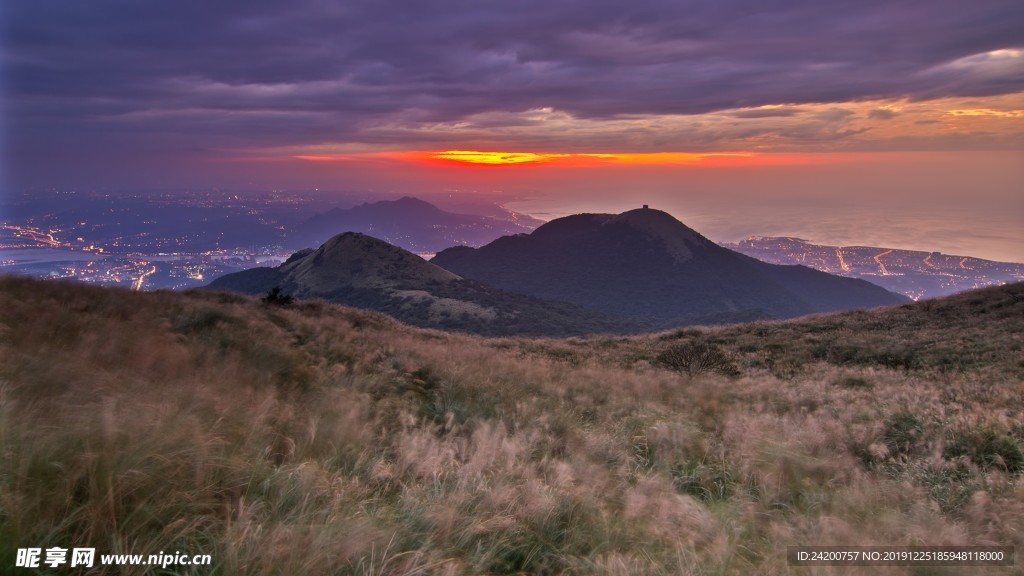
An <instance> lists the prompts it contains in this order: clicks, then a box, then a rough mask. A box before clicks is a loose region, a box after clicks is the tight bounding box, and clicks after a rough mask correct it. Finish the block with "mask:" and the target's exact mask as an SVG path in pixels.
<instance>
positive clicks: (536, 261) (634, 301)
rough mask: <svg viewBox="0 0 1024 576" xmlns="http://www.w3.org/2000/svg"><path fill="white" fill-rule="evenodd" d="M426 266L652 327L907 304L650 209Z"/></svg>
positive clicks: (547, 228)
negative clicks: (746, 251)
mask: <svg viewBox="0 0 1024 576" xmlns="http://www.w3.org/2000/svg"><path fill="white" fill-rule="evenodd" d="M432 262H434V263H436V264H438V265H439V266H441V267H443V268H446V269H448V270H450V271H452V272H454V273H456V274H459V275H460V276H463V277H466V278H471V279H474V280H477V281H479V282H483V283H485V284H490V285H493V286H496V287H498V288H501V289H503V290H508V291H511V292H520V293H523V294H529V295H533V296H537V297H541V298H549V299H555V300H564V301H568V302H573V303H576V304H579V305H581V306H584V307H587V308H591V309H593V310H598V311H601V312H604V313H606V314H611V315H617V316H619V317H622V318H626V319H629V320H632V321H637V322H641V323H643V324H645V325H648V326H651V327H654V328H667V327H671V326H673V325H680V324H686V323H697V322H700V321H701V320H702V319H705V318H708V317H720V318H730V317H732V316H737V317H741V318H753V317H771V318H790V317H795V316H800V315H804V314H810V313H815V312H825V311H836V310H843V309H851V308H860V307H873V306H882V305H892V304H899V303H903V302H906V301H907V299H905V298H904V297H901V296H898V295H895V294H892V293H890V292H887V291H885V290H884V289H882V288H879V287H877V286H875V285H872V284H870V283H868V282H865V281H861V280H853V279H847V278H839V277H836V276H832V275H829V274H825V273H823V272H818V271H815V270H812V269H810V268H804V267H784V266H776V265H771V264H766V263H763V262H760V261H758V260H756V259H754V258H751V257H749V256H745V255H743V254H740V253H738V252H735V251H731V250H728V249H726V248H722V247H720V246H718V245H717V244H715V243H714V242H712V241H710V240H708V239H707V238H705V237H704V236H702V235H701V234H699V233H698V232H696V231H695V230H693V229H691V228H689V227H687V226H686V225H685V224H683V223H682V222H679V221H678V220H676V219H675V218H674V217H673V216H671V215H670V214H668V213H666V212H662V211H660V210H655V209H650V208H641V209H637V210H630V211H627V212H624V213H622V214H618V215H612V214H581V215H575V216H568V217H565V218H559V219H556V220H552V221H551V222H548V223H547V224H545V225H544V226H541V227H539V228H538V229H537V230H536V231H534V232H533V233H531V234H528V235H517V236H513V237H506V238H502V239H499V240H497V241H495V242H492V243H491V244H488V245H485V246H483V247H481V248H476V249H473V248H452V249H447V250H444V251H442V252H440V253H438V254H437V255H436V256H435V257H434V259H433V260H432Z"/></svg>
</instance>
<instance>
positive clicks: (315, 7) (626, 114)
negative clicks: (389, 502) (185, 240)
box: [0, 0, 1024, 261]
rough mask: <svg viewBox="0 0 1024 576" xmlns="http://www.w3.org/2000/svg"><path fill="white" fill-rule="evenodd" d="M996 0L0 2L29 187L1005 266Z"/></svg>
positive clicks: (1008, 80) (1023, 45)
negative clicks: (570, 220) (633, 216)
mask: <svg viewBox="0 0 1024 576" xmlns="http://www.w3.org/2000/svg"><path fill="white" fill-rule="evenodd" d="M1021 22H1024V3H1022V2H1020V1H1019V0H1006V1H1004V0H978V1H974V2H964V1H962V0H927V1H925V0H917V1H903V0H884V1H876V0H858V1H845V0H844V1H838V0H837V1H832V2H822V1H820V0H814V1H809V0H808V1H803V0H788V1H772V0H717V1H715V2H707V1H701V2H697V1H689V0H665V1H660V0H655V1H640V0H638V1H635V2H621V1H615V2H611V1H606V0H563V1H560V2H551V1H550V0H545V1H540V0H517V1H514V2H510V1H508V0H505V1H502V2H496V1H490V0H417V1H404V2H398V1H393V0H392V1H388V0H373V1H364V0H346V1H344V2H338V1H333V0H330V1H329V0H293V1H290V2H280V1H278V0H273V1H270V0H246V1H244V2H235V1H222V2H207V1H202V2H199V1H194V0H177V1H175V2H138V1H130V0H91V1H89V2H82V1H80V0H34V1H31V2H28V1H18V2H3V3H0V26H2V28H0V32H2V34H0V92H2V95H3V99H2V103H0V151H2V154H0V174H2V176H3V180H2V183H0V185H2V186H3V191H4V192H5V193H13V192H20V191H23V190H26V189H33V188H45V187H56V188H113V189H123V188H140V189H145V188H161V189H166V188H174V187H214V186H219V187H235V188H239V189H271V188H285V189H296V190H299V189H303V190H306V189H314V188H316V189H320V190H322V191H324V193H325V194H326V193H330V192H331V191H351V190H355V191H360V192H369V193H373V194H379V195H380V196H381V197H396V196H399V195H406V194H415V195H420V196H423V197H427V198H439V199H443V198H446V197H449V196H450V197H456V198H457V197H475V198H481V199H488V200H493V201H497V202H502V203H505V204H506V205H507V206H509V207H510V208H513V209H517V210H521V211H525V212H528V213H530V214H533V215H536V216H538V217H542V218H552V217H557V216H562V215H566V214H572V213H578V212H616V211H621V210H625V209H629V208H634V207H637V206H639V205H640V204H643V203H646V204H650V205H652V207H656V208H662V209H665V210H667V211H669V212H671V213H672V214H674V215H676V216H677V217H679V218H680V219H682V220H683V221H684V222H686V223H687V224H688V225H690V226H691V227H693V228H695V229H697V230H698V231H700V232H702V233H704V234H705V235H707V236H709V237H710V238H712V239H714V240H719V241H733V240H737V239H740V238H742V237H745V236H747V235H754V234H757V235H792V236H801V237H805V238H808V239H810V240H813V241H818V242H822V243H838V244H874V245H879V244H882V245H887V246H896V247H904V248H919V249H927V250H942V251H944V252H949V253H963V254H970V255H973V256H980V257H988V258H992V259H1001V260H1014V261H1024V26H1022V25H1021Z"/></svg>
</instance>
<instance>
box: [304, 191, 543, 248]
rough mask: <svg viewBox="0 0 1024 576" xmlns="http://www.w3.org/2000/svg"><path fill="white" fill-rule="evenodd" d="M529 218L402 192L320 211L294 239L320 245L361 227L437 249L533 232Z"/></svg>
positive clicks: (366, 231) (396, 241)
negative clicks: (464, 210)
mask: <svg viewBox="0 0 1024 576" xmlns="http://www.w3.org/2000/svg"><path fill="white" fill-rule="evenodd" d="M530 222H532V220H529V219H522V220H521V221H513V220H503V219H500V218H495V217H491V216H481V215H475V214H458V213H454V212H448V211H446V210H442V209H441V208H439V207H437V206H436V205H434V204H431V203H430V202H427V201H425V200H421V199H419V198H415V197H413V196H403V197H401V198H399V199H398V200H380V201H377V202H366V203H364V204H359V205H358V206H354V207H352V208H344V209H343V208H333V209H331V210H328V211H327V212H323V213H320V214H317V215H315V216H313V217H311V218H309V219H307V220H306V221H305V222H303V223H302V224H301V225H300V226H298V227H296V230H295V232H294V233H293V238H292V240H291V244H292V245H294V246H295V247H305V246H310V245H313V246H319V245H321V244H322V243H323V242H325V241H327V240H328V239H330V238H333V237H334V236H335V235H337V234H339V233H341V232H361V233H363V234H371V235H373V236H374V237H377V238H380V239H382V240H384V241H386V242H389V243H391V244H394V245H395V246H398V247H400V248H404V249H406V250H409V251H410V252H417V253H434V252H437V251H439V250H443V249H444V248H448V247H450V246H454V245H474V246H479V245H482V244H486V243H488V242H491V241H493V240H494V239H496V238H498V237H501V236H504V235H508V234H516V233H522V232H529V231H532V230H533V227H532V226H531V225H530Z"/></svg>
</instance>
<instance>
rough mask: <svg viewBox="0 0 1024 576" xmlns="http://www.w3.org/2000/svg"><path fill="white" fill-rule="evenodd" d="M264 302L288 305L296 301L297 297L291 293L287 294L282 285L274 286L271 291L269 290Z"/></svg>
mask: <svg viewBox="0 0 1024 576" xmlns="http://www.w3.org/2000/svg"><path fill="white" fill-rule="evenodd" d="M263 302H265V303H267V304H272V305H274V306H287V305H289V304H292V303H293V302H295V297H294V296H292V295H291V294H285V293H284V292H282V291H281V288H280V286H274V287H273V288H271V289H270V292H267V295H266V296H264V297H263Z"/></svg>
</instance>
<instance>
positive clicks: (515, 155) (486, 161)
mask: <svg viewBox="0 0 1024 576" xmlns="http://www.w3.org/2000/svg"><path fill="white" fill-rule="evenodd" d="M409 155H410V156H412V157H414V158H419V159H424V160H440V161H443V162H451V163H457V164H471V165H473V164H475V165H485V166H506V165H516V164H558V165H563V166H593V165H608V164H632V165H638V164H646V165H672V164H701V163H709V162H711V163H717V162H719V161H722V160H728V159H731V160H736V159H751V158H754V157H757V156H759V155H758V154H755V153H752V152H714V153H693V152H629V153H610V152H600V153H563V152H557V153H548V152H500V151H480V150H442V151H436V152H412V153H410V154H409Z"/></svg>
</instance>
